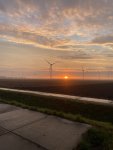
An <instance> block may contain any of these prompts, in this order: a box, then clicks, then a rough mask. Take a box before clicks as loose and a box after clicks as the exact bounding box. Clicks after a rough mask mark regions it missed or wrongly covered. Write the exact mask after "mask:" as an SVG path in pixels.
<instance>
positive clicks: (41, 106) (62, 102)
mask: <svg viewBox="0 0 113 150" xmlns="http://www.w3.org/2000/svg"><path fill="white" fill-rule="evenodd" d="M0 101H1V102H3V103H9V104H13V105H16V106H20V107H22V108H27V109H30V110H35V111H40V112H43V113H47V114H49V115H56V116H59V117H63V118H66V119H69V120H72V121H78V122H82V123H87V124H90V125H92V128H91V129H89V131H88V132H87V133H86V134H85V135H84V136H83V140H82V141H81V143H80V144H79V146H78V147H77V150H113V106H110V105H100V104H97V103H94V104H93V103H90V102H83V101H79V100H69V99H64V98H56V97H48V96H41V95H33V94H26V93H19V92H11V91H3V90H0Z"/></svg>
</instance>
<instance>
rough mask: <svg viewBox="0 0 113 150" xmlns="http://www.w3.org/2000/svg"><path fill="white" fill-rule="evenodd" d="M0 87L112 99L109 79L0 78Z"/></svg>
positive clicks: (111, 84)
mask: <svg viewBox="0 0 113 150" xmlns="http://www.w3.org/2000/svg"><path fill="white" fill-rule="evenodd" d="M0 87H6V88H14V89H23V90H32V91H42V92H50V93H58V94H68V95H75V96H82V97H92V98H102V99H110V100H113V81H110V80H108V81H107V80H101V81H97V80H84V81H83V80H63V79H62V80H32V79H0Z"/></svg>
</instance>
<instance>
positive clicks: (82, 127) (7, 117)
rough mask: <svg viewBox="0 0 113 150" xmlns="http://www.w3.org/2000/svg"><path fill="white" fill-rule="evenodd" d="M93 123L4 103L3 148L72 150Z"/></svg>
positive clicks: (0, 116)
mask: <svg viewBox="0 0 113 150" xmlns="http://www.w3.org/2000/svg"><path fill="white" fill-rule="evenodd" d="M89 127H90V126H89V125H86V124H81V123H75V122H71V121H68V120H65V119H61V118H59V117H55V116H49V115H46V114H43V113H39V112H34V111H30V110H27V109H21V108H18V107H15V106H11V105H8V104H0V150H9V149H11V150H21V149H22V150H72V149H73V148H74V147H76V146H77V144H78V142H79V141H80V139H81V136H82V134H83V133H84V132H86V131H87V130H88V128H89Z"/></svg>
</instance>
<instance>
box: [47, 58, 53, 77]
mask: <svg viewBox="0 0 113 150" xmlns="http://www.w3.org/2000/svg"><path fill="white" fill-rule="evenodd" d="M46 62H47V63H48V64H49V73H50V79H52V78H53V65H54V64H55V63H51V62H49V61H47V60H46Z"/></svg>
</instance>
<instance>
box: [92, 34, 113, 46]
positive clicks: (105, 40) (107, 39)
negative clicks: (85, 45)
mask: <svg viewBox="0 0 113 150" xmlns="http://www.w3.org/2000/svg"><path fill="white" fill-rule="evenodd" d="M91 42H92V43H95V44H96V43H97V44H113V35H105V36H99V37H96V38H94V39H93V40H92V41H91Z"/></svg>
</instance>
